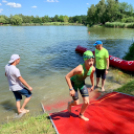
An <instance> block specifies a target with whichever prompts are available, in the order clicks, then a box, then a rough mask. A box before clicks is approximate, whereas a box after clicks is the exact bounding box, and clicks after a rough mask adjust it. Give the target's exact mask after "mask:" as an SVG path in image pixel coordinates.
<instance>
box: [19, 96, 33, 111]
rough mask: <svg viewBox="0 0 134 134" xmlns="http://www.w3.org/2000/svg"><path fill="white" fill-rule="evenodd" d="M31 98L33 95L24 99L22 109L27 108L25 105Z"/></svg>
mask: <svg viewBox="0 0 134 134" xmlns="http://www.w3.org/2000/svg"><path fill="white" fill-rule="evenodd" d="M30 99H31V96H30V97H28V98H26V99H25V100H24V103H23V105H22V107H21V110H22V111H23V110H25V106H26V105H27V103H28V102H29V100H30Z"/></svg>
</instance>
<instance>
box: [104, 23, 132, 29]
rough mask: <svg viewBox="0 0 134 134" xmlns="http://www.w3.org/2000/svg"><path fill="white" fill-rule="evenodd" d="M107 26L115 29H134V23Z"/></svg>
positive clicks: (106, 24) (108, 24)
mask: <svg viewBox="0 0 134 134" xmlns="http://www.w3.org/2000/svg"><path fill="white" fill-rule="evenodd" d="M105 26H106V27H114V28H134V23H122V22H107V23H105Z"/></svg>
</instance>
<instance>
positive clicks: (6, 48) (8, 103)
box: [0, 26, 134, 122]
mask: <svg viewBox="0 0 134 134" xmlns="http://www.w3.org/2000/svg"><path fill="white" fill-rule="evenodd" d="M89 31H90V34H89V33H88V32H89ZM133 38H134V32H133V29H125V28H124V29H121V28H116V29H114V28H104V27H93V28H89V29H88V28H87V27H86V26H0V52H1V53H0V57H1V58H0V66H1V68H0V119H1V120H0V122H5V121H7V120H8V119H9V118H10V117H12V115H14V113H15V112H16V107H15V99H14V96H13V94H12V92H10V91H9V89H8V82H7V79H6V77H5V75H4V73H5V70H4V67H5V65H6V64H7V63H8V61H9V59H10V56H11V55H12V54H14V53H16V54H19V55H20V57H21V61H20V64H19V65H17V67H18V68H19V69H20V72H21V75H22V77H23V78H24V79H25V80H26V81H27V82H28V83H29V85H31V86H32V87H33V97H32V99H31V101H30V103H29V104H28V105H27V108H28V109H30V110H31V113H32V114H34V113H37V112H40V111H41V106H40V102H41V101H42V102H43V103H44V104H45V105H52V104H53V103H58V102H61V101H62V102H65V103H66V102H67V100H70V96H69V92H68V86H67V84H66V81H65V75H66V74H67V73H68V72H69V71H70V70H71V69H73V68H74V67H75V66H77V65H79V64H80V63H82V62H83V59H82V56H81V55H79V54H78V53H76V52H75V48H76V47H77V45H81V46H84V47H87V48H89V49H91V50H94V46H93V44H94V42H95V41H96V40H101V41H102V42H103V44H104V47H105V48H107V49H108V50H109V54H111V55H113V56H117V57H119V58H122V57H123V56H124V55H125V53H126V52H127V51H128V48H129V46H130V45H131V43H132V40H133ZM89 83H90V82H89ZM23 100H24V99H23Z"/></svg>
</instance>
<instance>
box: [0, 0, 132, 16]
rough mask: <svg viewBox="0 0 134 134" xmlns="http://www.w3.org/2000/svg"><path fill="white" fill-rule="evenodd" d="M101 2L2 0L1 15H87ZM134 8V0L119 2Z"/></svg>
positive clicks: (0, 2)
mask: <svg viewBox="0 0 134 134" xmlns="http://www.w3.org/2000/svg"><path fill="white" fill-rule="evenodd" d="M98 2H99V0H0V14H3V15H7V16H9V15H10V14H12V15H14V14H20V13H22V14H23V15H34V16H36V15H38V16H44V15H49V16H50V17H53V16H54V15H56V14H57V15H68V16H75V15H86V14H87V10H88V7H90V6H91V5H92V4H97V3H98ZM119 2H127V3H128V4H132V5H133V7H134V0H119Z"/></svg>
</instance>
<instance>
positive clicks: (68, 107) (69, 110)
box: [67, 102, 71, 113]
mask: <svg viewBox="0 0 134 134" xmlns="http://www.w3.org/2000/svg"><path fill="white" fill-rule="evenodd" d="M70 103H71V102H68V106H67V110H68V112H70V113H71V106H70Z"/></svg>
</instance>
